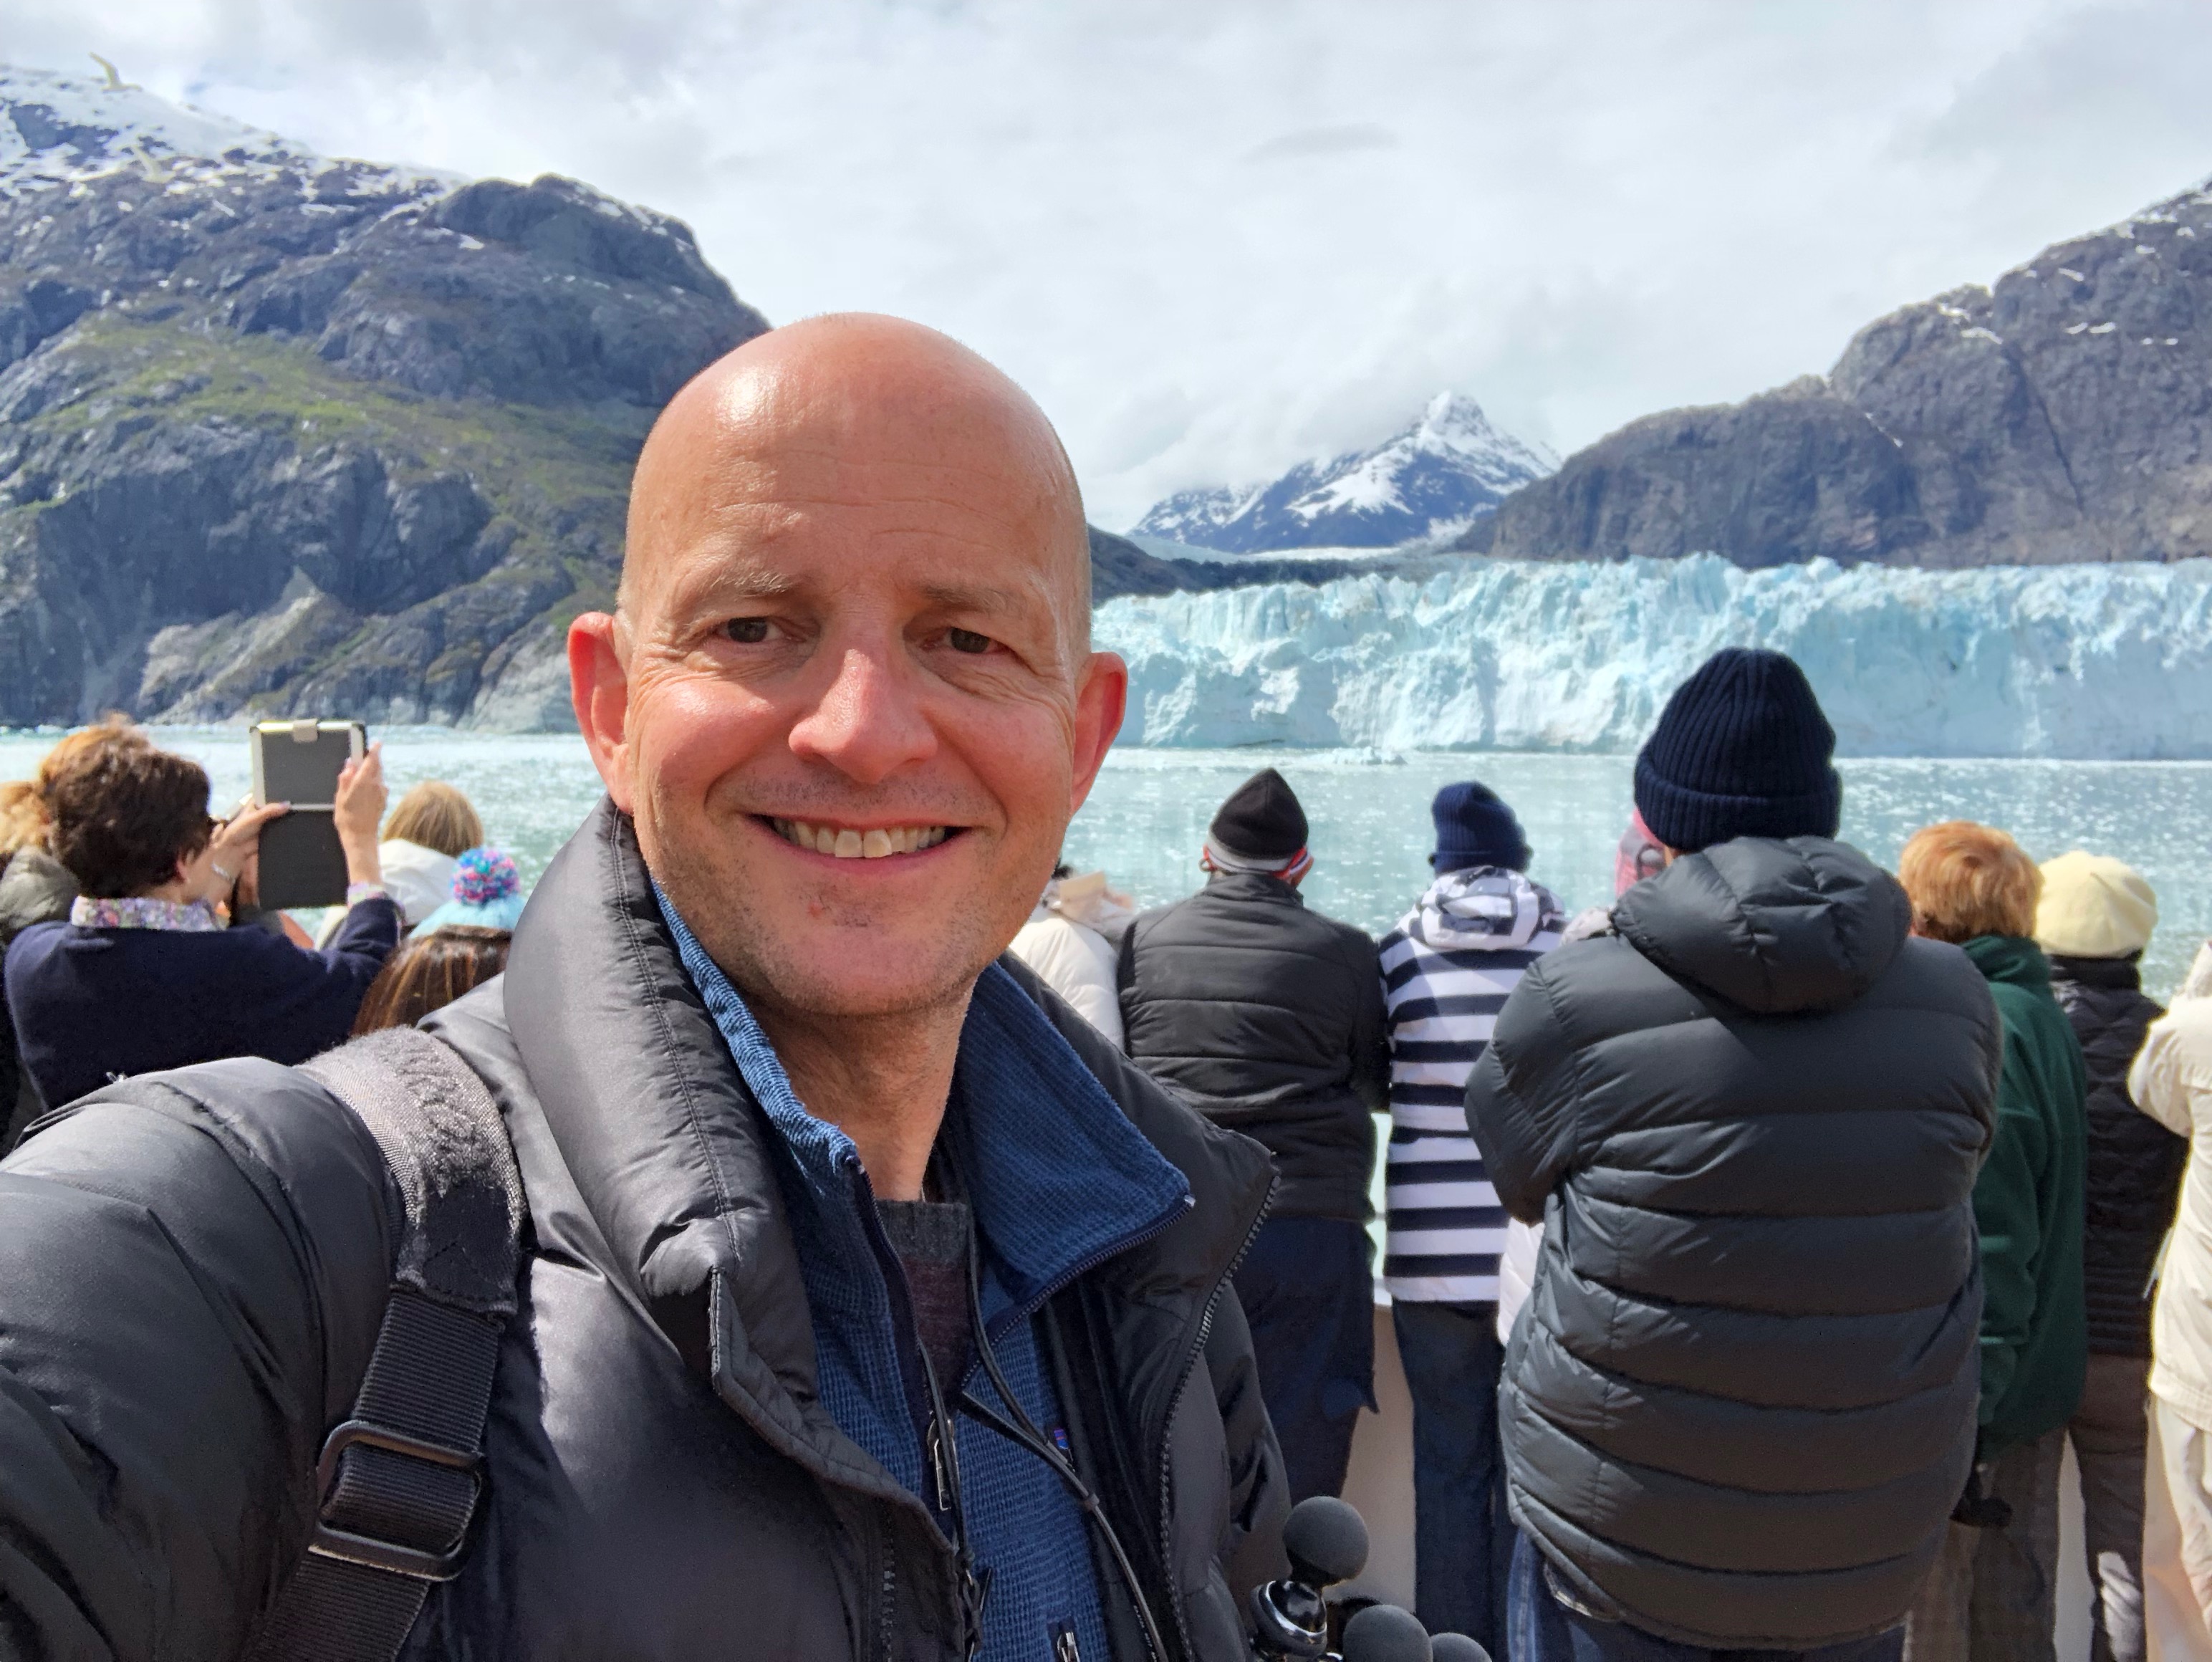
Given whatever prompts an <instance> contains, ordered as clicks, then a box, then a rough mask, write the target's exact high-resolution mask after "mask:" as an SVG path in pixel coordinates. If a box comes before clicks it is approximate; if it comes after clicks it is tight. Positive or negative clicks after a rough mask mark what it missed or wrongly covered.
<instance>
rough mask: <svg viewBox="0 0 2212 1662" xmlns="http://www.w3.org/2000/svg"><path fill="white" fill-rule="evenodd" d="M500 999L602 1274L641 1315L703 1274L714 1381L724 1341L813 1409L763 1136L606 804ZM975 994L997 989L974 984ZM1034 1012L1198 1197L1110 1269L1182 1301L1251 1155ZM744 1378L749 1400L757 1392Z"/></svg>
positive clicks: (1011, 972)
mask: <svg viewBox="0 0 2212 1662" xmlns="http://www.w3.org/2000/svg"><path fill="white" fill-rule="evenodd" d="M1002 967H1003V968H1004V969H1005V970H1006V971H1007V975H1006V977H1001V978H1000V980H1001V981H1003V990H1004V991H1006V992H1007V993H1010V994H1011V993H1014V992H1023V993H1026V994H1027V995H1029V996H1030V997H1031V998H1032V999H1036V998H1039V997H1040V996H1041V995H1040V994H1039V993H1038V992H1037V991H1036V982H1035V980H1034V977H1029V976H1027V975H1026V973H1025V972H1024V971H1021V970H1020V969H1019V968H1018V966H1016V965H1014V964H1013V962H1012V960H1011V959H1007V960H1003V961H1002ZM986 979H987V980H991V979H992V977H986ZM998 984H999V983H998V982H994V987H995V986H997V985H998ZM506 988H507V994H506V999H505V1008H506V1012H507V1024H508V1027H509V1030H510V1031H511V1032H512V1033H513V1037H514V1043H515V1047H516V1050H517V1051H518V1052H519V1053H520V1057H521V1059H522V1062H523V1065H524V1067H525V1068H526V1069H527V1070H528V1073H529V1075H530V1080H531V1084H532V1088H533V1090H534V1091H535V1093H537V1095H538V1100H539V1103H540V1105H541V1109H542V1111H543V1113H544V1118H545V1122H546V1125H547V1128H548V1129H550V1131H551V1133H552V1135H553V1137H554V1140H555V1141H556V1143H557V1144H558V1146H559V1148H560V1151H561V1154H562V1160H563V1161H564V1163H565V1164H566V1165H567V1166H568V1170H569V1172H570V1174H571V1175H572V1176H573V1177H574V1179H575V1182H576V1187H577V1190H578V1192H579V1194H580V1196H581V1198H582V1199H583V1201H584V1202H585V1204H586V1207H587V1208H588V1209H589V1210H590V1212H591V1214H592V1218H593V1221H595V1222H596V1223H597V1224H598V1225H599V1231H600V1233H601V1234H602V1235H603V1237H604V1238H605V1240H606V1242H607V1246H608V1250H609V1252H610V1253H611V1258H612V1263H611V1269H613V1270H614V1272H615V1273H617V1274H619V1275H625V1276H627V1277H629V1279H630V1280H631V1281H632V1282H633V1285H634V1287H635V1290H636V1291H637V1293H638V1294H640V1295H641V1297H642V1298H643V1299H644V1300H647V1302H651V1301H654V1300H661V1299H665V1298H677V1297H683V1296H686V1295H690V1294H696V1293H697V1292H698V1291H699V1289H700V1288H702V1285H704V1284H706V1283H708V1282H709V1280H710V1278H711V1279H712V1281H713V1282H714V1285H715V1286H716V1287H717V1288H720V1289H722V1294H721V1296H726V1298H727V1299H728V1300H730V1302H731V1306H732V1307H731V1309H730V1310H729V1312H728V1318H729V1319H727V1320H725V1319H723V1318H722V1317H721V1315H720V1313H719V1311H718V1314H717V1316H716V1318H715V1327H716V1331H717V1334H718V1335H719V1336H718V1338H717V1341H716V1355H715V1365H716V1369H717V1373H718V1375H719V1373H720V1372H721V1371H722V1369H723V1367H724V1366H725V1365H726V1364H727V1365H729V1366H730V1367H732V1368H733V1369H734V1370H736V1371H738V1372H740V1373H743V1372H744V1371H745V1361H744V1357H743V1356H727V1355H725V1354H724V1350H725V1344H726V1342H728V1343H731V1344H734V1345H735V1346H737V1348H740V1349H742V1350H743V1351H744V1352H745V1353H747V1354H748V1355H750V1356H751V1357H753V1358H756V1359H757V1362H758V1363H760V1364H765V1365H766V1367H768V1368H769V1369H771V1370H772V1371H773V1373H774V1374H775V1378H776V1379H778V1380H779V1381H780V1382H781V1384H782V1385H783V1386H784V1387H785V1389H786V1390H787V1391H789V1392H790V1393H791V1394H792V1395H793V1396H794V1397H799V1398H800V1399H801V1400H802V1401H805V1400H811V1399H812V1398H813V1397H814V1395H815V1385H816V1375H815V1359H814V1342H813V1333H812V1328H811V1319H810V1317H809V1313H808V1308H807V1304H806V1300H805V1297H804V1295H803V1290H802V1289H803V1280H802V1277H801V1275H800V1273H799V1262H798V1256H797V1252H796V1251H795V1249H794V1248H793V1244H792V1233H791V1226H790V1220H789V1217H788V1215H787V1208H786V1202H785V1199H784V1196H783V1194H782V1190H781V1184H780V1183H779V1182H778V1180H777V1178H776V1176H775V1157H776V1156H775V1141H774V1140H775V1138H776V1135H777V1134H776V1132H775V1129H773V1128H772V1127H771V1125H770V1124H769V1120H768V1117H767V1116H766V1114H765V1113H764V1112H763V1111H762V1109H761V1107H760V1105H759V1104H758V1103H757V1101H756V1100H755V1099H754V1098H753V1095H752V1093H751V1092H750V1090H749V1089H748V1088H747V1087H746V1086H745V1084H744V1080H743V1078H742V1077H741V1076H740V1075H739V1073H738V1068H737V1067H736V1066H735V1065H734V1063H733V1062H732V1060H731V1056H730V1051H729V1049H728V1047H727V1046H726V1044H725V1043H724V1040H723V1038H722V1035H721V1033H720V1030H719V1029H717V1027H716V1026H715V1025H714V1018H713V1016H712V1015H711V1014H709V1013H708V1009H707V1007H706V1004H705V1001H703V1000H702V997H701V996H700V994H699V991H698V989H697V988H696V987H695V986H694V985H693V984H692V981H691V978H690V976H689V975H688V974H686V973H685V971H684V965H683V963H682V960H681V959H679V957H678V953H677V947H676V943H675V941H674V938H673V937H672V936H671V934H670V933H669V930H668V927H667V924H666V923H665V921H664V920H663V918H662V916H661V914H660V909H659V902H658V901H657V900H656V898H655V897H654V895H653V881H652V879H651V877H650V876H649V875H648V874H647V872H646V869H645V863H644V861H643V860H642V858H641V856H640V855H639V853H638V849H637V842H636V837H635V833H634V832H633V831H632V830H631V827H630V823H629V818H628V817H627V816H626V815H624V814H623V813H621V812H619V811H618V810H617V808H616V807H614V805H613V804H612V803H611V801H601V803H600V805H599V807H598V808H597V809H595V810H594V811H593V813H592V815H591V817H590V818H589V819H587V820H586V822H585V824H584V825H583V828H582V829H581V830H580V831H578V832H577V834H576V835H575V836H574V837H573V838H571V839H570V840H569V842H568V844H567V845H566V846H565V847H564V848H563V849H562V850H561V852H560V853H559V854H558V855H556V856H555V857H554V860H553V862H552V864H551V865H550V866H549V867H548V868H547V869H546V872H545V874H544V877H542V878H541V879H540V880H539V881H538V886H537V888H536V889H535V890H534V891H533V892H532V895H531V898H530V904H529V905H528V907H527V908H526V910H525V911H524V913H523V916H522V922H521V923H520V926H519V927H518V928H517V929H516V932H515V948H514V952H513V954H512V956H511V957H510V959H509V960H508V968H507V976H506ZM979 996H983V997H988V998H991V999H994V1000H995V999H996V998H997V997H999V996H1000V993H999V992H998V991H995V990H994V991H991V992H988V993H986V992H984V991H983V990H982V989H981V988H980V987H979ZM1045 1014H1047V1015H1048V1017H1049V1018H1050V1019H1051V1024H1052V1026H1054V1027H1055V1028H1057V1029H1058V1031H1059V1032H1060V1034H1061V1036H1062V1037H1063V1038H1065V1040H1066V1043H1067V1044H1068V1045H1070V1046H1071V1047H1072V1048H1073V1050H1075V1051H1076V1053H1077V1055H1078V1056H1079V1057H1080V1058H1081V1060H1082V1062H1084V1063H1085V1065H1086V1066H1087V1067H1088V1068H1090V1069H1091V1072H1092V1073H1093V1075H1096V1077H1097V1079H1099V1080H1101V1081H1105V1083H1106V1087H1107V1089H1108V1091H1109V1094H1110V1095H1111V1096H1112V1097H1113V1099H1115V1101H1116V1102H1117V1103H1118V1104H1119V1105H1121V1108H1122V1110H1123V1111H1125V1112H1126V1113H1127V1114H1128V1116H1129V1117H1130V1119H1131V1121H1132V1122H1133V1123H1134V1124H1135V1126H1136V1128H1137V1129H1138V1130H1139V1132H1141V1133H1142V1134H1143V1135H1144V1136H1145V1138H1146V1140H1147V1141H1150V1142H1151V1144H1152V1147H1153V1148H1157V1149H1158V1151H1159V1152H1160V1153H1161V1154H1164V1156H1165V1157H1166V1158H1167V1160H1169V1161H1170V1163H1171V1164H1172V1165H1173V1166H1175V1167H1176V1169H1177V1170H1178V1171H1179V1172H1181V1173H1182V1175H1183V1177H1184V1178H1185V1180H1186V1181H1187V1182H1188V1185H1189V1188H1190V1190H1191V1193H1192V1196H1193V1198H1194V1204H1193V1205H1191V1206H1189V1207H1188V1208H1185V1209H1184V1210H1183V1212H1182V1215H1181V1216H1180V1217H1179V1218H1178V1219H1177V1220H1176V1221H1174V1222H1173V1223H1171V1224H1170V1226H1169V1227H1168V1229H1167V1230H1166V1232H1165V1233H1164V1234H1163V1235H1162V1236H1161V1237H1160V1238H1159V1241H1158V1246H1157V1248H1155V1249H1147V1250H1145V1251H1138V1252H1135V1253H1132V1254H1130V1255H1128V1256H1127V1257H1126V1258H1116V1259H1115V1260H1114V1263H1115V1265H1117V1266H1119V1265H1126V1266H1127V1268H1126V1269H1125V1270H1121V1271H1120V1272H1118V1273H1124V1274H1127V1275H1130V1276H1133V1277H1135V1278H1137V1280H1139V1282H1141V1283H1142V1284H1143V1285H1144V1286H1146V1287H1147V1288H1155V1289H1158V1290H1160V1291H1162V1292H1164V1289H1165V1288H1167V1287H1169V1286H1170V1285H1172V1286H1174V1287H1175V1288H1177V1289H1178V1290H1179V1291H1182V1292H1188V1293H1196V1292H1198V1291H1199V1290H1200V1288H1202V1287H1203V1286H1204V1285H1205V1284H1206V1282H1208V1281H1209V1278H1211V1277H1212V1276H1214V1275H1218V1274H1219V1273H1222V1272H1225V1270H1226V1269H1227V1266H1228V1263H1229V1262H1230V1261H1231V1258H1232V1257H1234V1255H1235V1253H1236V1251H1237V1249H1238V1247H1239V1245H1241V1244H1242V1242H1243V1238H1244V1233H1245V1231H1247V1230H1248V1229H1249V1227H1250V1225H1251V1222H1252V1221H1253V1220H1254V1219H1255V1218H1256V1216H1257V1215H1258V1213H1259V1211H1260V1209H1261V1206H1262V1204H1263V1203H1264V1201H1265V1197H1266V1194H1267V1186H1268V1182H1269V1178H1268V1167H1267V1158H1266V1155H1265V1154H1264V1153H1263V1152H1262V1151H1261V1150H1260V1149H1259V1148H1257V1147H1256V1146H1255V1145H1253V1144H1251V1143H1249V1142H1247V1141H1245V1140H1244V1139H1243V1138H1241V1137H1237V1136H1235V1135H1231V1134H1229V1133H1225V1132H1223V1131H1220V1130H1218V1129H1216V1128H1214V1127H1212V1126H1211V1125H1208V1124H1206V1123H1205V1122H1204V1121H1202V1120H1200V1118H1199V1117H1198V1116H1197V1115H1196V1114H1194V1113H1193V1112H1191V1111H1189V1110H1188V1109H1185V1108H1183V1107H1182V1105H1180V1104H1178V1103H1175V1102H1173V1101H1171V1100H1170V1099H1168V1098H1167V1097H1166V1096H1165V1095H1164V1093H1162V1092H1160V1091H1159V1090H1158V1087H1155V1086H1153V1085H1152V1083H1151V1082H1150V1081H1147V1080H1145V1079H1144V1078H1142V1076H1141V1075H1137V1074H1136V1072H1135V1070H1134V1069H1133V1068H1131V1067H1130V1066H1129V1064H1128V1063H1127V1062H1125V1061H1124V1060H1123V1059H1122V1058H1121V1056H1120V1055H1119V1053H1118V1052H1115V1051H1114V1050H1113V1049H1112V1046H1111V1045H1110V1044H1109V1043H1108V1041H1107V1040H1105V1039H1104V1038H1101V1037H1099V1036H1098V1035H1097V1032H1096V1030H1095V1029H1092V1028H1091V1027H1089V1026H1088V1025H1087V1024H1086V1023H1085V1022H1084V1020H1082V1018H1081V1017H1079V1016H1077V1015H1075V1014H1073V1012H1072V1011H1067V1010H1066V1009H1065V1008H1063V1007H1056V1006H1052V1005H1047V1006H1046V1007H1045ZM1094 1041H1095V1043H1094ZM1163 1278H1164V1279H1163ZM760 1383H761V1382H760V1381H759V1380H758V1379H757V1377H756V1378H755V1379H753V1380H752V1381H751V1383H750V1385H749V1387H748V1388H749V1389H751V1390H752V1391H753V1394H754V1395H755V1396H756V1397H762V1396H763V1395H764V1394H765V1393H764V1392H763V1391H761V1390H760V1389H758V1385H759V1384H760Z"/></svg>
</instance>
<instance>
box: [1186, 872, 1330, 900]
mask: <svg viewBox="0 0 2212 1662" xmlns="http://www.w3.org/2000/svg"><path fill="white" fill-rule="evenodd" d="M1203 892H1205V893H1206V894H1214V895H1220V896H1223V897H1224V898H1227V899H1231V900H1272V901H1273V902H1274V903H1275V904H1277V905H1288V906H1303V905H1304V904H1306V898H1305V896H1304V895H1303V894H1301V893H1300V892H1298V889H1297V886H1296V885H1295V884H1291V883H1285V882H1284V881H1283V880H1282V879H1281V878H1279V877H1277V876H1275V875H1274V874H1273V873H1271V872H1214V873H1212V874H1209V875H1208V876H1207V878H1206V888H1205V890H1204V891H1203Z"/></svg>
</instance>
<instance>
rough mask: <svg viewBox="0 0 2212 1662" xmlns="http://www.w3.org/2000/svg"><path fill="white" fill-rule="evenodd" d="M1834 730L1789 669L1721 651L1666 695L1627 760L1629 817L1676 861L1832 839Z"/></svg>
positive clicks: (1839, 797) (1785, 663) (1838, 810)
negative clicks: (1734, 845)
mask: <svg viewBox="0 0 2212 1662" xmlns="http://www.w3.org/2000/svg"><path fill="white" fill-rule="evenodd" d="M1835 753H1836V730H1835V729H1834V728H1832V727H1830V726H1829V725H1828V718H1827V717H1826V715H1822V714H1821V713H1820V700H1819V699H1817V698H1815V697H1814V696H1813V688H1812V685H1811V684H1810V683H1809V682H1808V681H1807V680H1806V679H1805V672H1804V671H1803V670H1802V669H1800V668H1798V667H1797V665H1796V661H1794V660H1792V659H1790V658H1788V657H1785V656H1784V655H1783V654H1781V653H1779V652H1763V651H1759V650H1757V649H1755V648H1749V647H1727V648H1723V649H1722V650H1721V651H1719V652H1716V653H1715V654H1713V655H1712V656H1711V657H1710V658H1708V659H1706V660H1705V662H1704V663H1703V664H1702V665H1700V666H1699V669H1698V672H1697V673H1696V674H1694V675H1692V676H1691V677H1690V679H1688V680H1686V681H1685V682H1683V683H1682V685H1680V686H1679V687H1677V688H1675V689H1674V697H1671V698H1669V699H1668V701H1667V708H1666V709H1665V710H1664V711H1662V713H1661V715H1660V717H1659V725H1658V726H1657V727H1656V728H1653V729H1652V730H1651V736H1650V738H1649V739H1648V740H1645V741H1644V748H1643V750H1642V751H1641V752H1639V753H1638V756H1637V758H1636V808H1637V812H1638V813H1641V814H1642V815H1643V816H1644V824H1645V825H1649V826H1650V828H1651V834H1652V835H1653V836H1654V837H1657V838H1658V839H1659V840H1660V841H1661V842H1662V843H1665V844H1666V845H1667V846H1668V848H1670V849H1674V850H1676V851H1677V852H1678V853H1681V854H1694V853H1695V852H1696V851H1697V850H1698V849H1705V848H1711V846H1712V845H1713V844H1714V843H1726V842H1728V841H1729V840H1730V839H1731V838H1734V837H1833V836H1834V835H1835V834H1836V831H1837V827H1838V825H1839V824H1840V822H1841V820H1842V817H1843V806H1844V785H1843V781H1842V780H1841V779H1840V778H1838V776H1837V774H1836V770H1835V769H1834V768H1833V767H1832V766H1831V765H1829V762H1830V758H1832V757H1833V756H1834V755H1835Z"/></svg>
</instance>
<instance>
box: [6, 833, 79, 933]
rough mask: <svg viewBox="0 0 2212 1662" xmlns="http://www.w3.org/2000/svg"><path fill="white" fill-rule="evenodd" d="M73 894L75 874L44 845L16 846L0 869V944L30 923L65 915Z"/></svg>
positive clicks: (75, 885) (74, 894)
mask: <svg viewBox="0 0 2212 1662" xmlns="http://www.w3.org/2000/svg"><path fill="white" fill-rule="evenodd" d="M76 896H77V882H76V877H75V875H74V874H71V872H70V868H68V867H67V866H64V865H63V864H62V862H61V861H58V860H57V859H55V858H54V857H53V855H50V854H48V853H47V852H46V850H45V849H40V848H23V849H17V850H16V851H15V855H14V857H13V858H11V859H10V860H9V861H8V864H7V868H6V870H5V872H4V873H0V947H4V946H6V945H7V944H8V942H9V941H13V940H14V939H15V937H16V936H17V935H19V934H21V933H22V932H23V931H24V930H25V929H27V928H30V927H31V925H32V924H33V923H47V922H53V921H54V920H55V919H57V918H64V917H67V916H69V913H70V902H71V901H72V900H75V899H76Z"/></svg>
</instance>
